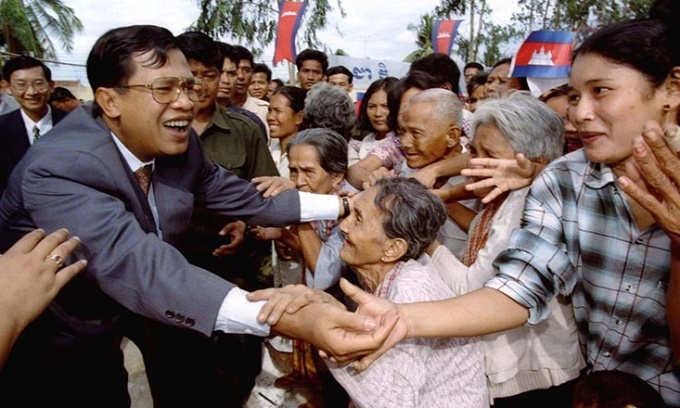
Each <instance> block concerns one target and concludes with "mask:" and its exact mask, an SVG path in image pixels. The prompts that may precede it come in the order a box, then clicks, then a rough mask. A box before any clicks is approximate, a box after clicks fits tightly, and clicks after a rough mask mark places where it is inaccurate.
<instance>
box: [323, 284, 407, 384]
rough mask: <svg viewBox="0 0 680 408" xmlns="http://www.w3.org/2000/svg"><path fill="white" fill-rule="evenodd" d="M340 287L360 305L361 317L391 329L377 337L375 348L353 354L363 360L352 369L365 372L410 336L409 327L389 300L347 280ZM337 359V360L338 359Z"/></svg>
mask: <svg viewBox="0 0 680 408" xmlns="http://www.w3.org/2000/svg"><path fill="white" fill-rule="evenodd" d="M340 287H341V288H342V291H343V292H345V295H347V296H348V297H349V298H350V299H352V300H353V301H354V302H356V303H357V304H358V305H359V308H358V309H357V312H358V313H359V314H360V315H363V316H366V317H370V318H372V319H374V320H375V321H376V322H379V324H380V326H379V327H383V326H387V327H389V331H386V332H384V333H382V334H381V335H380V336H376V340H379V341H378V342H376V343H374V345H375V348H373V349H365V348H364V349H360V350H357V351H356V352H355V353H353V355H359V354H360V355H361V356H362V358H361V359H360V360H359V361H355V362H354V363H352V367H353V368H354V369H355V370H356V371H363V370H365V369H366V368H368V366H370V365H371V364H372V363H373V362H374V361H375V360H376V359H377V358H378V357H380V356H381V355H383V354H384V353H385V352H386V351H387V350H389V349H390V348H392V347H393V346H394V345H395V344H397V343H399V342H400V341H401V340H403V339H404V338H405V337H406V335H407V334H408V326H407V323H406V321H405V319H404V318H403V316H401V315H400V312H399V306H398V305H396V304H394V303H392V302H390V301H389V300H386V299H381V298H379V297H377V296H374V295H371V294H368V293H366V292H364V291H363V290H361V289H359V288H358V287H356V286H354V285H352V284H351V283H349V282H348V281H347V280H346V279H341V280H340ZM383 335H384V337H383ZM335 359H336V360H337V358H335Z"/></svg>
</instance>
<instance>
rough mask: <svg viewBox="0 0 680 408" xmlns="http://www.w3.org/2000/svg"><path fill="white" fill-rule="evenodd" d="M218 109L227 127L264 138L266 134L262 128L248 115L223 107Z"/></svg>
mask: <svg viewBox="0 0 680 408" xmlns="http://www.w3.org/2000/svg"><path fill="white" fill-rule="evenodd" d="M220 111H221V113H222V117H223V118H224V120H225V122H226V123H227V124H229V127H231V128H233V130H234V131H237V132H239V133H247V134H248V135H254V136H259V137H261V138H262V139H265V138H266V135H264V134H262V130H261V129H260V128H259V127H258V126H257V124H256V123H255V121H254V120H252V119H251V118H250V117H249V116H248V115H246V114H244V113H241V112H235V111H232V110H230V109H224V108H220Z"/></svg>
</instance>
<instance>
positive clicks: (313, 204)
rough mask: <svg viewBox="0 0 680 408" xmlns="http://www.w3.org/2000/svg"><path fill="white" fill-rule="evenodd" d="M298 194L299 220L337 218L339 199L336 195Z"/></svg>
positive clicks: (301, 192)
mask: <svg viewBox="0 0 680 408" xmlns="http://www.w3.org/2000/svg"><path fill="white" fill-rule="evenodd" d="M299 194H300V222H309V221H317V220H337V219H338V215H340V200H339V199H338V196H336V195H325V194H312V193H306V192H303V191H300V192H299Z"/></svg>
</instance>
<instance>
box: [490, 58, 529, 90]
mask: <svg viewBox="0 0 680 408" xmlns="http://www.w3.org/2000/svg"><path fill="white" fill-rule="evenodd" d="M509 75H510V63H509V62H508V63H507V64H501V65H499V66H497V67H496V68H494V69H493V70H492V71H491V73H490V74H489V77H488V78H487V79H486V97H487V98H498V97H500V96H502V95H503V94H504V93H505V92H507V91H508V90H510V89H521V88H522V86H521V84H520V82H519V79H518V78H511V77H510V76H509Z"/></svg>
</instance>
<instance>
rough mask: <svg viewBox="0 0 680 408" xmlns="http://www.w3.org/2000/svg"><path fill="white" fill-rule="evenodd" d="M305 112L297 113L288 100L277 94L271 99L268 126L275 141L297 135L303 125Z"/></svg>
mask: <svg viewBox="0 0 680 408" xmlns="http://www.w3.org/2000/svg"><path fill="white" fill-rule="evenodd" d="M302 115H303V112H298V113H295V111H294V110H293V108H291V107H290V102H289V101H288V98H286V97H285V96H283V95H281V94H276V95H274V96H272V97H271V98H270V99H269V108H268V110H267V124H268V125H269V133H270V135H271V137H272V138H274V139H286V138H289V137H291V136H293V135H295V134H296V133H297V131H298V127H299V126H300V125H301V124H302Z"/></svg>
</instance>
